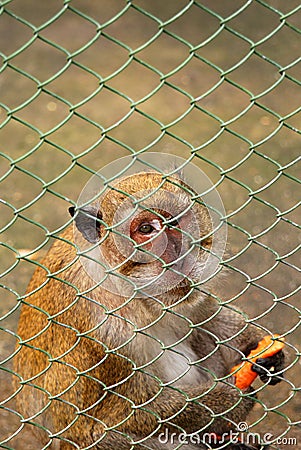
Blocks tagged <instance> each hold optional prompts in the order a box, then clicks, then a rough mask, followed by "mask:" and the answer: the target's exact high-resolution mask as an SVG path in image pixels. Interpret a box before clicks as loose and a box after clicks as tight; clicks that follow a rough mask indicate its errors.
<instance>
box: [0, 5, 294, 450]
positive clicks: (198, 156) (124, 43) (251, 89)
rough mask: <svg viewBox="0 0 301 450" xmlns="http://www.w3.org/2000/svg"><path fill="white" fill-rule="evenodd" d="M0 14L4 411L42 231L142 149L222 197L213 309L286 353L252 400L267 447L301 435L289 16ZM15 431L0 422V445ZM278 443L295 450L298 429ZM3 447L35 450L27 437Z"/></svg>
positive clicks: (229, 11)
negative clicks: (194, 173) (175, 163)
mask: <svg viewBox="0 0 301 450" xmlns="http://www.w3.org/2000/svg"><path fill="white" fill-rule="evenodd" d="M0 5H2V8H1V13H2V14H1V15H0V42H1V49H0V50H1V54H2V71H1V75H0V89H1V106H0V123H1V124H2V127H1V131H0V132H1V150H0V198H1V199H2V200H1V201H0V229H2V230H3V232H2V235H1V241H2V242H3V244H1V245H0V273H3V274H4V275H3V276H2V279H1V288H0V327H1V328H0V360H2V361H5V362H4V363H3V364H2V370H0V385H1V390H0V402H1V401H2V402H3V405H4V406H5V407H6V408H12V409H13V400H12V401H7V398H8V397H9V396H10V395H12V394H13V390H12V387H11V381H10V375H9V372H8V370H10V369H11V367H12V358H11V355H12V353H13V351H14V346H15V343H16V337H15V335H14V334H13V332H14V331H15V330H16V325H17V320H18V314H19V309H18V308H16V307H17V304H18V303H17V297H18V295H22V294H24V291H25V289H26V285H27V284H28V281H29V279H30V276H31V274H32V273H33V270H34V268H35V261H39V260H40V259H41V258H42V257H43V256H44V255H45V253H46V251H47V248H49V245H50V244H51V242H52V241H53V237H51V236H50V238H48V239H46V238H45V236H46V233H47V234H48V232H49V233H50V235H52V236H55V235H56V234H57V233H59V231H60V229H61V228H62V227H63V226H64V225H65V224H66V223H67V222H68V221H69V220H70V219H69V216H68V213H67V209H68V206H70V200H72V201H76V199H77V197H78V195H79V193H80V192H81V190H82V188H83V187H84V185H85V183H86V182H87V181H88V179H89V178H90V177H91V170H92V171H93V170H95V171H97V170H99V169H100V168H101V167H103V166H104V165H106V164H108V163H109V162H111V161H114V160H115V159H117V158H119V157H121V156H125V155H129V154H130V153H134V152H138V151H143V150H145V151H148V150H149V151H155V152H158V157H159V153H160V152H166V153H171V154H175V155H179V156H182V157H184V158H189V157H190V156H191V154H192V153H194V155H195V157H194V159H193V162H194V163H195V164H197V165H198V166H199V167H200V168H202V170H204V172H205V173H207V175H208V176H209V177H210V178H211V180H212V181H213V182H214V183H216V184H217V186H218V190H219V193H220V195H221V197H222V200H223V202H224V205H225V208H226V211H227V214H228V216H229V219H228V221H229V233H228V234H229V239H228V253H229V257H230V256H231V261H230V262H229V263H228V266H229V273H228V278H227V279H226V280H225V281H224V282H223V283H222V284H221V286H220V287H219V290H220V295H221V297H222V298H223V299H224V300H230V299H232V298H234V299H235V304H236V305H238V306H239V307H243V308H244V309H245V310H246V311H247V312H248V314H249V316H250V318H257V319H256V320H257V322H259V323H260V324H262V325H264V326H266V327H267V328H269V329H270V330H272V331H275V332H277V333H286V334H287V335H288V336H287V337H286V340H287V341H288V342H289V343H290V344H291V345H292V347H291V350H290V351H288V360H289V361H290V362H291V363H292V367H291V369H290V370H288V371H287V372H286V374H285V376H286V377H287V379H288V380H289V381H287V382H284V383H282V384H281V386H280V387H277V388H276V389H275V388H274V389H273V388H267V389H265V390H264V391H263V392H261V393H260V394H259V398H260V400H262V402H263V403H264V404H265V405H266V407H263V408H261V407H260V406H259V405H258V407H257V408H256V409H255V411H254V415H253V417H252V420H253V421H256V420H258V421H259V424H258V426H257V427H256V428H255V429H256V430H259V431H260V432H261V433H264V432H270V433H272V434H273V435H274V436H277V435H278V434H281V433H282V432H284V431H285V430H286V429H288V428H290V427H289V422H290V421H291V422H297V421H300V413H301V407H300V404H301V403H300V378H301V377H300V362H297V359H296V349H295V346H298V344H299V343H300V339H301V333H300V327H299V328H298V324H299V322H300V311H299V310H298V309H297V308H298V305H300V303H299V304H298V300H297V297H298V294H297V292H298V289H299V287H300V270H298V263H299V258H298V255H297V249H298V247H300V241H301V238H300V233H299V227H298V226H297V223H298V219H299V217H300V215H299V210H298V209H297V205H298V200H299V192H300V184H299V182H298V174H299V167H300V166H298V158H299V155H300V128H301V123H300V122H301V114H300V99H301V89H300V66H301V64H300V48H301V34H300V31H298V30H300V28H301V5H300V2H299V1H295V0H290V1H289V2H285V1H283V0H273V1H272V0H270V1H267V2H263V1H248V2H246V1H241V0H232V1H223V0H216V1H214V2H212V1H210V0H202V1H200V2H193V1H190V2H189V1H187V0H186V1H184V0H176V1H174V0H164V2H163V1H160V0H152V1H147V0H135V1H130V2H126V1H122V0H99V1H98V2H95V1H92V0H72V1H70V2H63V1H62V0H51V1H48V2H43V1H38V0H26V1H24V0H11V1H4V2H0ZM47 230H48V231H47ZM43 243H45V245H42V244H43ZM243 249H245V250H244V251H242V250H243ZM16 255H19V256H21V258H20V257H19V256H18V257H17V259H16ZM26 255H27V256H26ZM271 268H273V270H271ZM250 280H253V281H251V282H250ZM247 286H248V289H247V290H246V291H245V289H246V287H247ZM243 291H245V292H243ZM275 300H277V302H275ZM299 348H300V347H299ZM299 354H300V350H299ZM258 386H259V385H258ZM295 387H296V388H298V389H295ZM282 403H283V404H282ZM0 405H1V403H0ZM269 408H271V411H270V412H269V411H268V409H269ZM264 410H265V412H264ZM283 414H284V415H283ZM265 416H266V417H265ZM264 417H265V418H264ZM260 418H264V419H263V420H260ZM252 420H251V419H250V421H249V423H252ZM299 424H300V422H299ZM18 427H19V422H18V418H17V417H16V416H15V415H14V413H13V412H10V411H8V410H7V409H0V443H1V441H2V440H5V439H6V438H8V437H9V436H11V435H12V434H13V433H14V432H15V431H16V430H17V429H18ZM287 436H292V437H297V438H299V443H300V444H299V445H301V432H300V428H299V427H298V425H296V426H294V427H292V429H291V430H290V432H289V434H288V435H287ZM6 445H7V446H8V448H15V449H20V450H21V449H22V450H23V449H28V450H30V449H32V450H36V449H38V448H39V446H38V444H37V443H35V442H34V441H33V440H32V439H31V438H30V437H29V434H28V433H27V429H26V427H25V428H24V429H23V430H21V431H20V432H19V433H18V434H17V436H16V437H15V438H13V439H11V440H10V442H8V443H7V444H6ZM0 447H1V445H0ZM4 448H7V447H4ZM275 448H282V447H281V445H280V446H278V447H277V445H276V446H275ZM283 448H285V449H289V448H297V447H296V446H295V445H292V446H290V445H285V446H283Z"/></svg>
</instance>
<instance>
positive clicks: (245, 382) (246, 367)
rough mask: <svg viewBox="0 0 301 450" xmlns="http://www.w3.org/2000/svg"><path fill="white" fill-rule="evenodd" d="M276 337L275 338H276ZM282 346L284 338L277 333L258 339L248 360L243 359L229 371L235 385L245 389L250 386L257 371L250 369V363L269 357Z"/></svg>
mask: <svg viewBox="0 0 301 450" xmlns="http://www.w3.org/2000/svg"><path fill="white" fill-rule="evenodd" d="M276 339H277V340H276ZM283 347H284V339H283V338H281V337H280V336H279V334H274V335H273V336H265V337H264V338H263V339H262V340H261V341H259V343H258V346H257V347H256V348H255V349H254V350H252V351H251V352H250V353H249V355H248V357H247V358H248V361H243V362H242V363H241V364H238V365H237V366H234V367H233V368H232V369H231V373H233V372H235V373H233V376H234V377H235V386H237V387H238V388H240V389H246V388H247V387H249V386H251V384H252V383H253V381H254V380H255V378H256V377H257V373H256V372H254V371H253V370H252V365H253V364H254V363H255V362H256V360H257V359H258V358H269V357H270V356H273V355H275V354H276V353H278V352H280V350H282V349H283Z"/></svg>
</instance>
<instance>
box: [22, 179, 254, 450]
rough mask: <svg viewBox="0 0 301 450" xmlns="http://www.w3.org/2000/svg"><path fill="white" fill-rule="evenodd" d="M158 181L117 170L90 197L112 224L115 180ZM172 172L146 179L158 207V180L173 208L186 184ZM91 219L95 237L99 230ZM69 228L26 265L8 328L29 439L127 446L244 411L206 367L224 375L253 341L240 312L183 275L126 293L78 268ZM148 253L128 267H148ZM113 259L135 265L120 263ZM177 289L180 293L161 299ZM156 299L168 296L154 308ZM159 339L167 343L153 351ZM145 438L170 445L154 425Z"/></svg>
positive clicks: (110, 246) (204, 220)
mask: <svg viewBox="0 0 301 450" xmlns="http://www.w3.org/2000/svg"><path fill="white" fill-rule="evenodd" d="M161 182H162V177H161V175H160V174H155V173H151V174H149V173H148V174H137V175H135V176H131V177H128V178H125V179H124V180H121V181H119V182H118V183H117V184H115V188H114V189H115V190H109V191H108V193H107V194H106V195H105V196H104V197H103V198H102V199H101V211H102V216H103V221H104V222H105V223H106V224H108V225H110V224H112V220H113V217H114V214H115V213H116V210H117V208H118V207H119V205H120V204H121V202H122V201H124V200H125V199H126V196H125V194H124V193H122V192H120V191H123V192H127V193H128V195H132V196H134V195H137V192H138V191H143V190H148V189H153V188H154V186H155V187H156V186H159V185H160V183H161ZM177 184H178V182H176V183H175V184H172V183H167V184H165V185H164V187H162V188H160V189H158V191H157V193H156V194H155V196H156V201H157V202H158V203H159V204H160V205H161V208H163V205H164V201H165V190H167V191H172V192H174V193H175V194H177V198H178V204H177V205H173V206H172V207H173V208H174V210H175V211H177V209H179V207H180V208H182V209H183V206H184V205H185V202H186V203H187V194H185V193H183V191H182V190H181V188H180V187H179V186H177ZM146 206H147V205H146ZM196 215H197V217H198V220H199V222H200V225H201V226H200V229H201V230H202V233H203V236H205V235H206V234H207V233H208V231H210V224H209V219H208V215H207V213H206V210H205V209H204V208H203V207H201V206H200V205H197V207H196ZM101 230H102V232H101V233H102V236H101V237H102V238H103V239H104V237H105V236H106V235H107V234H108V233H107V232H106V231H105V229H104V227H102V228H101ZM73 235H74V230H73V227H72V226H71V227H69V228H67V229H66V231H65V232H64V233H63V235H62V236H61V239H58V240H57V241H56V242H55V244H54V245H53V246H52V248H51V249H50V251H49V253H48V255H47V256H46V258H45V259H44V261H43V262H42V265H43V267H45V269H43V268H41V267H39V268H38V269H37V270H36V272H35V274H34V276H33V278H32V280H31V282H30V284H29V286H28V289H27V293H28V296H27V298H26V299H25V301H24V304H23V307H22V311H21V316H20V323H19V329H18V334H19V336H20V339H21V341H20V346H18V350H19V352H18V354H17V357H16V363H15V370H16V372H18V373H19V374H20V375H21V376H22V379H23V380H24V383H23V389H22V390H21V392H20V394H19V395H18V399H17V400H18V407H19V410H20V412H21V413H22V415H23V416H24V417H25V418H30V417H32V416H33V415H35V414H37V416H36V417H35V418H34V419H32V421H33V422H35V423H37V424H39V425H40V426H41V427H42V428H41V427H33V429H34V431H35V432H36V433H37V434H38V437H39V439H40V441H41V444H43V445H46V444H47V443H48V442H49V440H50V439H51V436H53V442H56V443H57V446H56V447H54V448H60V449H61V450H62V449H71V448H74V446H73V445H72V442H75V443H76V444H77V445H78V446H79V448H85V447H86V446H89V445H92V444H93V443H94V446H93V447H92V448H97V449H99V450H101V449H116V450H122V449H129V448H131V446H130V444H129V441H128V439H127V437H126V436H129V438H132V439H133V440H135V439H136V440H139V439H142V438H145V437H147V436H148V435H150V434H152V433H155V431H156V430H157V434H158V433H160V432H162V431H163V430H164V429H165V428H166V427H169V428H170V429H171V430H173V431H175V430H178V428H177V427H180V429H184V430H186V432H188V433H191V432H196V431H198V430H200V429H202V428H203V427H205V431H206V432H211V431H212V432H215V433H218V434H222V433H224V432H226V431H228V430H229V429H230V425H229V423H230V421H233V422H236V423H238V422H240V421H242V420H245V418H246V416H247V414H248V412H249V411H250V409H251V408H252V405H253V400H252V398H251V397H248V396H245V395H243V394H242V393H241V392H239V391H238V390H237V389H236V388H235V387H233V386H232V385H231V384H230V382H231V381H233V380H232V379H231V377H229V378H228V379H226V380H225V381H218V382H217V381H215V378H223V377H226V376H227V375H228V374H229V373H230V369H231V368H232V366H234V365H235V364H236V363H237V362H239V360H240V358H241V356H242V355H243V354H244V353H246V352H247V351H248V350H249V349H250V348H251V347H256V344H257V342H258V339H259V338H260V332H259V331H258V330H257V329H256V328H255V327H254V326H250V325H249V326H248V327H246V324H245V321H244V318H243V316H242V315H241V314H239V313H236V312H233V311H231V310H230V309H226V308H220V307H219V305H218V304H217V302H216V301H215V300H214V299H213V298H212V297H210V296H205V295H204V294H201V293H200V291H198V290H194V291H193V292H191V294H190V295H188V294H189V292H190V289H189V288H187V286H184V287H183V288H178V289H172V290H171V291H170V292H168V293H166V294H164V295H162V297H158V299H157V300H155V299H151V298H148V299H147V298H139V297H137V298H133V299H132V301H130V302H127V298H122V297H120V296H118V295H116V294H112V293H110V292H108V291H107V290H105V289H103V288H102V286H101V285H100V286H99V285H97V283H95V281H93V280H92V279H91V278H90V277H89V276H88V274H87V273H86V272H85V270H84V269H83V267H82V265H81V262H80V261H79V258H78V256H77V253H76V249H75V247H74V245H73ZM210 243H211V240H210V238H208V239H207V240H206V241H205V242H204V243H203V245H204V246H207V247H208V248H210ZM101 245H102V248H103V251H104V252H105V254H106V257H107V258H108V260H109V261H110V262H111V263H116V262H117V263H118V262H119V261H120V259H119V256H118V249H116V245H115V243H114V241H113V239H112V233H109V235H108V237H107V238H106V239H104V241H103V242H102V244H101ZM149 265H150V266H151V268H147V267H146V268H145V266H149ZM157 265H158V263H157V262H154V263H150V264H146V265H144V266H143V267H142V268H141V267H140V268H139V270H140V271H141V270H152V271H155V270H157ZM122 270H123V271H124V273H127V272H130V273H131V272H133V271H134V270H138V268H137V265H135V267H133V266H131V265H130V264H128V265H127V266H126V267H123V268H121V271H122ZM137 273H138V272H137ZM183 295H187V299H186V300H185V301H183V302H179V305H178V306H176V307H173V306H172V305H173V304H174V303H176V302H178V301H179V300H180V299H181V297H182V296H183ZM162 304H165V305H166V306H167V307H168V306H169V307H170V308H169V309H168V308H167V309H165V310H164V309H162ZM240 332H241V333H240ZM185 336H186V338H185V339H184V337H185ZM182 339H183V340H182ZM179 341H181V343H178V342H179ZM160 342H163V345H165V346H166V347H168V348H169V349H166V350H164V351H162V348H161V344H160ZM236 349H237V350H236ZM161 353H162V355H161V357H160V358H159V355H160V354H161ZM208 355H209V356H208ZM187 358H190V359H192V362H193V363H194V364H192V365H191V369H190V371H189V372H188V373H187V374H186V375H185V376H182V377H180V374H181V370H180V368H181V367H182V366H183V368H184V369H185V367H186V369H187V368H189V366H187V363H186V362H185V361H187ZM151 361H153V362H152V363H151ZM174 377H175V378H176V379H177V380H176V381H175V382H174V383H171V381H172V379H173V378H174ZM160 380H162V382H163V383H162V382H160ZM164 383H166V384H165V385H164ZM18 387H19V385H18ZM245 394H247V393H245ZM43 408H44V409H43ZM228 410H229V411H228ZM39 411H42V412H41V413H39ZM223 412H225V413H224V414H223ZM213 414H217V417H215V419H214V420H213V419H212V417H213ZM126 418H127V420H125V419H126ZM169 418H170V419H169ZM159 420H161V421H163V423H162V425H161V428H160V427H159V425H158V424H159ZM111 427H113V429H112V430H110V431H108V433H106V434H103V433H104V431H105V430H106V429H107V428H111ZM58 443H59V444H60V446H59V445H58ZM146 443H148V445H149V447H148V448H153V449H155V448H158V449H163V448H173V447H172V446H170V447H169V446H164V445H163V444H160V443H159V442H158V440H157V439H156V437H153V438H152V439H151V440H148V441H147V442H146ZM53 445H54V444H53ZM136 448H144V447H136ZM183 448H192V447H190V446H187V447H183Z"/></svg>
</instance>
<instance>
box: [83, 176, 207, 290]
mask: <svg viewBox="0 0 301 450" xmlns="http://www.w3.org/2000/svg"><path fill="white" fill-rule="evenodd" d="M194 196H195V193H194V192H193V191H192V190H191V189H190V188H189V186H187V185H186V184H185V183H184V182H183V181H181V180H179V179H178V178H168V179H164V177H163V175H162V174H160V173H156V172H148V173H145V172H143V173H138V174H135V175H131V176H129V177H126V178H124V179H121V180H118V181H117V182H115V184H114V185H112V186H108V188H107V190H106V192H105V193H104V195H103V196H102V197H101V199H100V202H99V204H98V205H97V206H96V205H95V206H93V207H87V208H89V212H88V214H87V215H88V219H86V221H87V223H86V224H85V220H83V218H81V216H80V215H78V216H77V217H78V218H77V228H78V229H79V231H80V232H81V233H82V235H83V236H84V237H85V239H86V240H87V241H89V242H90V243H93V244H97V245H94V246H93V251H92V253H91V252H87V251H85V255H87V256H88V257H89V262H88V263H89V267H88V271H89V273H90V274H91V271H92V270H93V278H94V279H95V280H96V281H101V283H102V284H101V285H102V287H104V288H105V289H107V290H110V291H113V292H114V293H119V294H123V295H127V296H128V295H136V296H141V295H142V296H143V295H145V294H147V295H159V294H164V293H167V292H169V291H173V290H174V289H178V290H179V289H180V290H181V292H182V294H181V295H183V293H184V294H187V293H188V292H189V290H193V285H194V284H195V283H198V282H199V281H200V279H201V274H202V272H203V268H204V266H205V265H206V261H207V259H208V256H209V255H210V250H211V247H212V229H213V226H212V222H211V219H210V214H209V212H208V210H207V208H206V207H205V206H204V205H202V204H201V202H200V201H198V199H197V200H196V199H194ZM89 217H90V218H89ZM93 220H94V221H93ZM91 221H92V223H91ZM89 222H90V225H89ZM85 225H87V226H85ZM91 225H92V228H93V232H92V231H91ZM89 242H88V243H89ZM93 264H94V266H93ZM92 266H93V267H94V268H92Z"/></svg>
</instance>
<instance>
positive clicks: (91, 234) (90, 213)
mask: <svg viewBox="0 0 301 450" xmlns="http://www.w3.org/2000/svg"><path fill="white" fill-rule="evenodd" d="M69 213H70V215H71V216H72V217H75V218H74V220H75V225H76V228H77V229H78V231H80V232H81V234H82V235H83V236H84V238H85V239H86V240H87V241H89V242H91V243H92V244H95V243H96V242H98V241H99V238H100V220H101V219H102V214H101V212H100V211H98V210H97V209H96V208H95V207H93V206H83V207H82V208H79V209H78V210H75V208H74V206H71V207H70V208H69Z"/></svg>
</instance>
